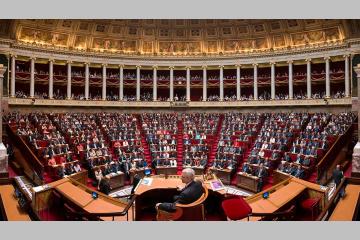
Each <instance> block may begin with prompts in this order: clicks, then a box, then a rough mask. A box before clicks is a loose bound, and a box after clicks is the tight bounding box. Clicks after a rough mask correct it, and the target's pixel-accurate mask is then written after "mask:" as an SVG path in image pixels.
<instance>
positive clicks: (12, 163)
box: [0, 19, 360, 221]
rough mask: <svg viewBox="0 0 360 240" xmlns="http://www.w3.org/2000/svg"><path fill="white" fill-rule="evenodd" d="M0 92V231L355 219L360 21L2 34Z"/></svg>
mask: <svg viewBox="0 0 360 240" xmlns="http://www.w3.org/2000/svg"><path fill="white" fill-rule="evenodd" d="M0 81H1V83H0V86H1V87H2V88H1V89H2V90H0V101H1V106H0V110H1V114H2V117H1V121H0V129H1V130H0V136H1V138H0V154H1V155H0V220H4V221H65V220H68V221H156V220H158V221H165V220H174V221H229V220H239V221H283V220H285V221H290V220H294V221H356V220H359V205H360V195H359V193H360V143H359V142H360V136H359V134H358V129H359V123H358V121H359V120H358V116H359V108H360V106H359V101H358V96H360V92H359V89H360V88H359V85H360V84H359V81H360V21H359V20H342V19H324V20H322V19H283V20H261V19H251V20H246V19H171V20H170V19H129V20H126V19H119V20H114V19H113V20H101V19H98V20H86V19H83V20H72V19H64V20H63V19H28V20H26V19H17V20H0ZM187 178H189V179H190V180H189V181H188V180H186V179H187ZM195 183H196V184H199V185H196V186H198V187H199V188H198V189H199V191H200V192H199V193H198V194H195V191H196V186H195V185H194V184H195ZM191 185H192V187H191V188H192V189H193V190H191V191H190V190H189V189H190V186H191ZM186 194H188V196H187V197H189V199H191V200H188V201H182V200H179V199H181V198H183V199H185V198H184V196H185V195H186ZM165 203H166V204H165ZM159 204H160V205H159ZM161 204H164V205H161ZM162 206H166V207H167V208H168V209H170V210H169V211H165V210H164V209H162Z"/></svg>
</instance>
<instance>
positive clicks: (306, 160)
mask: <svg viewBox="0 0 360 240" xmlns="http://www.w3.org/2000/svg"><path fill="white" fill-rule="evenodd" d="M310 164H311V159H310V157H309V156H306V157H305V159H304V161H303V162H302V165H304V166H307V167H308V166H310Z"/></svg>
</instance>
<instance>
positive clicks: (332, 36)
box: [325, 28, 340, 41]
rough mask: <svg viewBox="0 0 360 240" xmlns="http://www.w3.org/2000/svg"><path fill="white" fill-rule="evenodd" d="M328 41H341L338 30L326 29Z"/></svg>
mask: <svg viewBox="0 0 360 240" xmlns="http://www.w3.org/2000/svg"><path fill="white" fill-rule="evenodd" d="M325 38H326V41H329V40H330V41H331V40H338V39H340V33H339V29H338V28H330V29H325Z"/></svg>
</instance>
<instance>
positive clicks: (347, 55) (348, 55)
mask: <svg viewBox="0 0 360 240" xmlns="http://www.w3.org/2000/svg"><path fill="white" fill-rule="evenodd" d="M350 56H351V54H350V53H346V54H344V55H343V58H349V57H350Z"/></svg>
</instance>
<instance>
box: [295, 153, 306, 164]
mask: <svg viewBox="0 0 360 240" xmlns="http://www.w3.org/2000/svg"><path fill="white" fill-rule="evenodd" d="M303 161H304V159H303V158H302V157H301V155H300V154H298V155H297V157H296V161H295V162H296V163H297V164H302V163H303Z"/></svg>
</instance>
